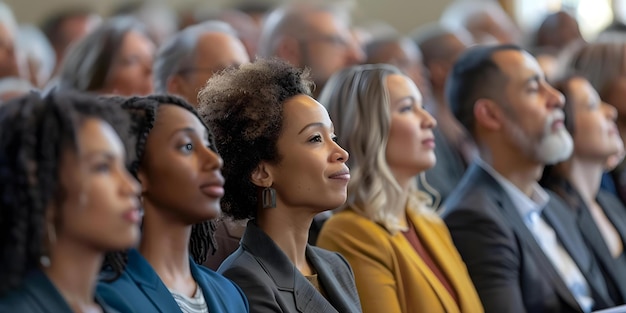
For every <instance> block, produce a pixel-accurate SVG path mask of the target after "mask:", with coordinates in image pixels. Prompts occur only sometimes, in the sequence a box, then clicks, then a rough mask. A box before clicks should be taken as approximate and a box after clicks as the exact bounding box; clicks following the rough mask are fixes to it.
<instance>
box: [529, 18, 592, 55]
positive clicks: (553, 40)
mask: <svg viewBox="0 0 626 313" xmlns="http://www.w3.org/2000/svg"><path fill="white" fill-rule="evenodd" d="M577 41H584V39H583V35H582V34H581V33H580V28H579V26H578V22H577V21H576V18H574V17H573V16H571V15H570V14H569V13H567V12H565V11H559V12H555V13H551V14H549V15H548V16H546V18H545V19H544V20H543V22H541V25H540V26H539V28H538V29H537V32H536V34H535V42H534V45H535V47H536V48H542V49H554V50H555V53H556V54H558V53H559V52H560V51H562V50H563V49H565V47H567V46H568V45H570V44H572V43H574V42H577Z"/></svg>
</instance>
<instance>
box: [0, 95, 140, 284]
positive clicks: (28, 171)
mask: <svg viewBox="0 0 626 313" xmlns="http://www.w3.org/2000/svg"><path fill="white" fill-rule="evenodd" d="M90 117H92V118H98V119H101V120H104V121H106V122H108V123H109V124H111V125H112V126H113V128H115V129H116V130H117V131H125V126H127V125H128V124H127V122H128V120H127V118H125V117H127V115H126V114H125V113H124V112H123V111H122V110H121V109H119V108H115V107H108V106H104V105H103V104H102V103H100V102H99V101H98V100H97V99H96V98H94V97H93V96H88V95H81V94H76V93H53V94H50V95H47V96H45V97H43V98H42V97H41V96H40V95H38V94H35V93H31V94H28V95H25V96H22V97H19V98H16V99H13V100H11V101H9V102H7V103H6V104H4V105H3V106H2V107H0V208H1V210H0V277H2V279H0V295H1V294H3V293H5V292H7V291H9V290H11V289H13V288H15V287H17V286H18V285H20V284H21V282H22V280H23V279H24V277H25V275H26V274H27V273H28V272H29V271H31V270H32V269H35V268H37V267H38V266H39V265H38V262H39V259H40V257H41V256H43V255H44V254H45V253H46V252H47V251H46V250H47V243H46V240H45V236H44V234H45V229H46V226H47V223H46V216H47V213H48V212H47V208H48V207H50V205H52V208H53V209H54V210H59V208H60V207H61V206H60V205H61V203H62V202H63V201H64V199H65V196H66V194H65V193H64V192H65V190H64V186H62V185H61V182H60V180H59V171H60V168H59V167H60V164H61V158H62V156H63V154H64V153H65V152H66V151H70V152H74V153H76V152H78V150H79V148H80V147H78V140H77V134H78V132H79V129H80V127H81V124H82V122H83V121H84V120H85V119H86V118H90ZM55 215H56V216H59V215H60V214H55Z"/></svg>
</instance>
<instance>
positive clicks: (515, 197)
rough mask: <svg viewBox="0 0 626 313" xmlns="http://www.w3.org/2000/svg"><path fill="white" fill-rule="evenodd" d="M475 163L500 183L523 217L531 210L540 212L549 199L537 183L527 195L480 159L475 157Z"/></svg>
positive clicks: (531, 211)
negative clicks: (530, 193) (529, 194)
mask: <svg viewBox="0 0 626 313" xmlns="http://www.w3.org/2000/svg"><path fill="white" fill-rule="evenodd" d="M476 163H477V164H478V165H479V166H480V167H482V168H483V169H484V170H485V171H486V172H487V173H489V175H491V176H492V177H493V178H494V179H495V180H496V181H497V182H498V184H500V186H501V187H502V188H503V189H504V192H506V194H507V196H509V197H510V198H511V200H512V201H513V203H514V204H515V206H516V208H517V211H518V212H519V213H520V215H521V216H522V217H523V218H526V217H528V216H529V214H530V213H533V212H536V213H539V214H540V213H541V211H542V210H543V208H544V207H545V206H546V205H547V204H548V202H549V201H550V196H549V195H548V193H547V192H546V191H545V190H543V188H541V186H539V184H537V183H534V184H533V186H532V195H531V196H530V197H529V196H527V195H526V194H525V193H524V192H522V191H521V190H520V189H519V188H517V186H515V185H513V183H511V182H510V181H509V180H508V179H506V178H504V177H503V176H502V175H500V173H498V171H496V170H495V169H494V168H493V167H491V165H489V164H487V163H486V162H485V161H483V160H482V159H480V158H477V160H476Z"/></svg>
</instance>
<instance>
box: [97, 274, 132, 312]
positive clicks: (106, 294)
mask: <svg viewBox="0 0 626 313" xmlns="http://www.w3.org/2000/svg"><path fill="white" fill-rule="evenodd" d="M96 294H97V296H98V297H99V298H100V299H102V301H103V302H104V303H105V304H106V305H107V306H110V307H111V308H112V309H115V310H117V311H120V312H135V309H134V307H136V305H137V304H138V303H139V302H142V299H143V298H144V295H143V293H142V291H141V290H140V289H139V287H137V285H136V284H135V283H134V282H133V281H132V279H131V278H130V276H128V274H126V273H123V274H122V275H121V276H120V277H119V278H117V279H116V280H114V281H100V282H99V283H98V286H97V288H96ZM129 299H132V303H130V302H129Z"/></svg>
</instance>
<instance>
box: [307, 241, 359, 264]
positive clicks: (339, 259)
mask: <svg viewBox="0 0 626 313" xmlns="http://www.w3.org/2000/svg"><path fill="white" fill-rule="evenodd" d="M309 248H310V249H311V252H312V253H314V254H315V255H316V256H317V257H318V259H320V260H322V261H323V262H325V263H327V264H329V265H331V266H332V268H333V269H335V268H336V267H338V266H343V267H346V268H348V269H349V268H350V264H349V263H348V261H347V260H346V259H345V258H344V257H343V256H342V255H341V254H339V253H338V252H334V251H328V250H326V249H322V248H320V247H315V246H311V245H309Z"/></svg>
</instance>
